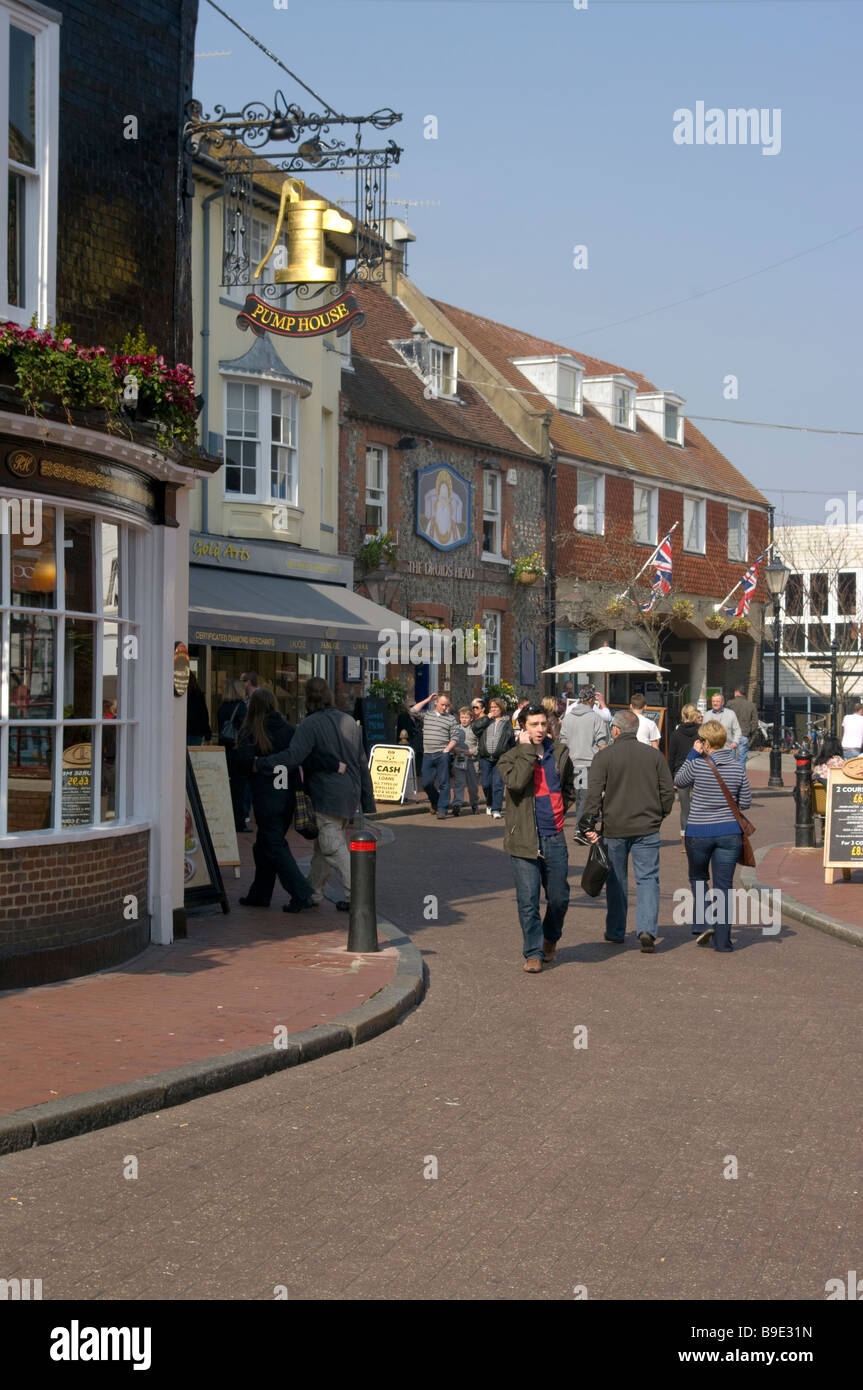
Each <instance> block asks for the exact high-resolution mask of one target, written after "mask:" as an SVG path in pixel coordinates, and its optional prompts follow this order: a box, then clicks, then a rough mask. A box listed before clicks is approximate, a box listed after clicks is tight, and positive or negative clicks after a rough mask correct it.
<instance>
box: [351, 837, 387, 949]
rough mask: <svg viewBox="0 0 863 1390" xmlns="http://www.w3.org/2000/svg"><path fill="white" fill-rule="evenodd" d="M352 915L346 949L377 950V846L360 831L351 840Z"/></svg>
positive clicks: (371, 838) (372, 839) (378, 947)
mask: <svg viewBox="0 0 863 1390" xmlns="http://www.w3.org/2000/svg"><path fill="white" fill-rule="evenodd" d="M350 844H351V916H350V925H349V927H348V950H349V951H360V952H362V953H363V954H367V953H370V952H372V951H379V950H380V946H379V945H378V914H377V908H376V906H375V856H376V854H377V845H376V843H375V840H374V838H373V837H372V836H371V835H368V834H365V833H363V832H362V831H361V832H360V833H359V834H357V835H354V836H353V837H352V839H351V842H350Z"/></svg>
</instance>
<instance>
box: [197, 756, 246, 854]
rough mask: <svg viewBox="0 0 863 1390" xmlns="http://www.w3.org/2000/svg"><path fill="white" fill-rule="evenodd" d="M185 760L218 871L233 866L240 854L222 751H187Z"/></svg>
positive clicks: (226, 769) (226, 767) (226, 768)
mask: <svg viewBox="0 0 863 1390" xmlns="http://www.w3.org/2000/svg"><path fill="white" fill-rule="evenodd" d="M189 757H190V758H191V759H192V767H193V768H194V769H195V781H196V782H197V784H198V791H199V793H200V797H201V802H202V804H203V807H204V814H205V815H206V817H207V825H208V826H209V829H210V838H211V839H212V841H213V850H214V851H215V855H216V862H217V863H218V864H220V865H221V866H222V868H225V867H226V866H231V867H232V866H234V865H237V864H239V862H240V850H239V846H238V845H237V831H236V829H235V826H234V808H233V804H232V802H231V787H230V784H229V782H228V766H227V762H226V760H225V750H224V748H219V747H206V748H205V747H203V745H201V746H199V747H196V748H190V749H189Z"/></svg>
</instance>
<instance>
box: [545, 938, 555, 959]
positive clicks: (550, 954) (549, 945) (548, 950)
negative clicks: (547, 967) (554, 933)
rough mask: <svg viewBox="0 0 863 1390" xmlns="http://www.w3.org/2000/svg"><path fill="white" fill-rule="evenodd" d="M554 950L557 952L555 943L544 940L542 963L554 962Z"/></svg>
mask: <svg viewBox="0 0 863 1390" xmlns="http://www.w3.org/2000/svg"><path fill="white" fill-rule="evenodd" d="M556 950H557V942H556V941H545V940H544V941H543V943H542V958H543V960H544V961H550V960H554V953H555V951H556Z"/></svg>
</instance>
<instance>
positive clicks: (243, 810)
mask: <svg viewBox="0 0 863 1390" xmlns="http://www.w3.org/2000/svg"><path fill="white" fill-rule="evenodd" d="M245 718H246V691H245V687H244V685H243V682H242V681H240V680H228V681H226V682H225V689H224V692H223V694H222V703H221V704H220V705H219V708H218V710H217V711H216V728H217V729H218V731H219V744H220V746H221V747H222V748H224V750H225V757H226V758H227V760H228V783H229V785H230V788H231V806H232V808H233V812H234V829H235V830H236V831H237V834H238V835H241V834H246V833H247V832H248V826H247V825H246V817H247V816H248V814H249V811H250V810H251V801H250V799H249V798H248V796H247V792H248V789H249V783H248V778H246V777H245V776H238V775H237V774H235V773H233V772H232V771H231V753H232V751H233V749H234V748H236V746H237V735H238V734H239V732H240V725H241V724H242V723H243V722H244V720H245Z"/></svg>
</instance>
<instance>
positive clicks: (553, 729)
mask: <svg viewBox="0 0 863 1390" xmlns="http://www.w3.org/2000/svg"><path fill="white" fill-rule="evenodd" d="M541 704H542V707H543V709H544V710H545V712H546V714H547V715H548V731H547V732H548V737H549V738H553V739H558V738H560V719H559V718H558V714H557V700H556V699H555V697H554V696H553V695H546V696H544V698H543V699H542V701H541Z"/></svg>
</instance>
